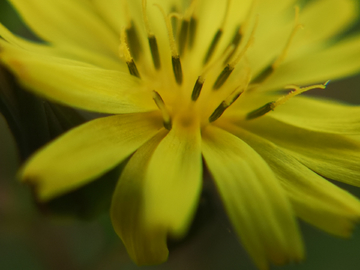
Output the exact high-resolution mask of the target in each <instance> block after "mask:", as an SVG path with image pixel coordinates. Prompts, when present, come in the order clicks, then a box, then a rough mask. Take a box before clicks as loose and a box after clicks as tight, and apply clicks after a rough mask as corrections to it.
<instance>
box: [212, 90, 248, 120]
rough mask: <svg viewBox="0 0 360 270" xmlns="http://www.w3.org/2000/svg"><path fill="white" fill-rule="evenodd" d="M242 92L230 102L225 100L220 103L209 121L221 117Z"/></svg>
mask: <svg viewBox="0 0 360 270" xmlns="http://www.w3.org/2000/svg"><path fill="white" fill-rule="evenodd" d="M240 95H241V93H238V94H237V95H235V96H234V98H233V99H232V100H231V101H230V102H229V103H228V102H226V101H225V100H224V101H223V102H221V103H220V105H219V106H218V107H217V108H216V109H215V111H214V112H213V113H212V115H210V117H209V122H210V123H211V122H214V121H215V120H217V119H219V117H220V116H221V115H222V114H223V113H224V111H225V110H226V109H227V108H229V107H230V106H231V104H233V103H234V102H235V101H236V100H237V99H238V98H239V97H240Z"/></svg>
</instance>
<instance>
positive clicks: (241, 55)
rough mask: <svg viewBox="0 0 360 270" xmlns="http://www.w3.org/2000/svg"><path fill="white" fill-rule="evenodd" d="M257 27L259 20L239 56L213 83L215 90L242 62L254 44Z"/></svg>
mask: <svg viewBox="0 0 360 270" xmlns="http://www.w3.org/2000/svg"><path fill="white" fill-rule="evenodd" d="M256 27H257V20H256V23H255V26H254V29H253V30H252V32H251V35H250V38H249V40H248V42H247V43H246V45H245V47H244V48H243V50H242V51H241V52H240V53H239V54H238V55H237V57H236V58H235V59H234V60H233V61H232V62H230V63H229V64H227V65H226V67H225V68H224V69H223V71H222V72H221V73H220V75H219V76H218V78H217V79H216V81H215V83H214V85H213V89H214V90H217V89H219V88H220V87H221V86H223V84H224V83H225V82H226V81H227V79H228V78H229V77H230V75H231V73H232V72H233V70H234V69H235V67H236V65H237V64H238V63H239V62H240V60H241V59H242V57H243V56H244V55H245V53H246V52H247V50H248V49H249V48H250V46H251V45H252V44H253V42H254V34H255V30H256ZM229 48H230V49H231V48H232V47H229ZM229 48H228V49H229Z"/></svg>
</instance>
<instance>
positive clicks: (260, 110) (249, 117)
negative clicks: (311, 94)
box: [246, 80, 330, 120]
mask: <svg viewBox="0 0 360 270" xmlns="http://www.w3.org/2000/svg"><path fill="white" fill-rule="evenodd" d="M329 82H330V80H329V81H326V82H325V83H323V84H316V85H311V86H307V87H299V86H296V85H288V86H286V87H285V89H294V91H291V92H290V93H288V94H287V95H285V96H282V97H281V98H279V99H278V100H277V101H271V102H269V103H266V104H265V105H264V106H261V107H260V108H258V109H256V110H254V111H252V112H250V113H248V114H247V115H246V120H252V119H255V118H258V117H260V116H263V115H265V114H267V113H268V112H270V111H273V110H274V109H275V108H276V107H277V106H279V105H282V104H284V103H285V102H287V101H288V100H289V99H290V98H292V97H294V96H297V95H299V94H301V93H304V92H306V91H309V90H312V89H325V88H326V86H327V85H328V83H329Z"/></svg>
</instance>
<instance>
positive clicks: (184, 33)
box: [178, 19, 190, 56]
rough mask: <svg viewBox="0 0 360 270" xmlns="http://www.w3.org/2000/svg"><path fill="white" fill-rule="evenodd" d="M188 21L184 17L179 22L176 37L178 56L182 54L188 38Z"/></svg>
mask: <svg viewBox="0 0 360 270" xmlns="http://www.w3.org/2000/svg"><path fill="white" fill-rule="evenodd" d="M189 25H190V22H189V20H187V19H184V20H183V21H182V23H181V27H180V32H179V37H178V45H179V54H180V56H181V55H183V54H184V50H185V45H186V42H187V38H188V32H189Z"/></svg>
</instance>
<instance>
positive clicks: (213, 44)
mask: <svg viewBox="0 0 360 270" xmlns="http://www.w3.org/2000/svg"><path fill="white" fill-rule="evenodd" d="M230 3H231V0H227V2H226V10H225V14H224V17H223V20H222V22H221V25H220V28H219V30H218V31H217V32H216V34H215V36H214V38H213V40H212V42H211V45H210V47H209V49H208V52H207V53H206V55H205V58H204V61H203V64H204V65H205V64H206V63H207V62H208V61H209V60H210V58H211V56H212V55H213V53H214V51H215V49H216V47H217V45H218V44H219V41H220V38H221V36H222V34H223V29H224V26H225V24H226V20H227V18H228V14H229V9H230Z"/></svg>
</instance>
